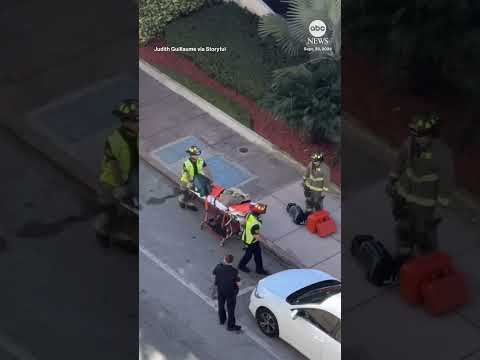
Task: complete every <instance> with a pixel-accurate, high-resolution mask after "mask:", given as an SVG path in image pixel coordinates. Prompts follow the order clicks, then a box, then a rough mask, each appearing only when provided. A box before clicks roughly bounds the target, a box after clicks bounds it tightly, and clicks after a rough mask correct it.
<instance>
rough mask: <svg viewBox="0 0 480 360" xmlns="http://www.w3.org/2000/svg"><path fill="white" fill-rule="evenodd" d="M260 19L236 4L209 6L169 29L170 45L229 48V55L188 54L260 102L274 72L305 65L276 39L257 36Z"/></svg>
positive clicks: (214, 76) (205, 68)
mask: <svg viewBox="0 0 480 360" xmlns="http://www.w3.org/2000/svg"><path fill="white" fill-rule="evenodd" d="M258 20H259V18H258V17H257V16H256V15H253V14H251V13H249V12H248V11H246V10H244V9H242V8H240V7H239V6H238V5H236V4H235V3H226V4H221V5H218V6H212V7H205V8H203V9H202V10H201V11H198V12H196V13H195V14H192V15H190V16H188V17H184V18H179V19H177V20H175V21H174V22H172V23H170V24H169V25H168V26H166V28H165V36H166V39H167V42H168V44H169V46H175V47H179V46H182V47H185V48H188V47H195V48H198V47H207V46H209V47H226V51H225V52H184V53H183V54H184V55H185V56H188V57H189V58H191V59H192V61H193V62H194V63H196V64H197V65H198V66H199V67H200V68H202V69H203V70H204V71H205V72H207V73H208V74H209V75H210V76H211V77H213V78H215V79H217V80H218V81H219V82H220V83H222V84H224V85H227V86H229V87H231V88H233V89H235V90H237V91H238V92H239V93H241V94H243V95H245V96H247V97H250V98H251V99H254V100H258V99H260V98H261V97H262V96H263V95H264V94H265V92H266V90H267V89H268V87H269V86H270V83H271V78H272V71H273V70H275V69H278V68H281V67H285V66H288V65H292V64H298V63H300V62H301V59H300V58H292V57H289V56H288V55H286V54H284V53H283V52H281V51H280V50H279V49H278V48H277V47H276V46H275V43H274V41H273V40H272V39H267V40H262V39H260V37H259V36H258V34H257V26H258Z"/></svg>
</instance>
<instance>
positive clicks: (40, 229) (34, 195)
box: [0, 129, 138, 360]
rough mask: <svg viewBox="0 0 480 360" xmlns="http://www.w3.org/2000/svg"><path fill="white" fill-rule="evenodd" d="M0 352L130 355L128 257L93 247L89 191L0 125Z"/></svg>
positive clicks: (22, 356) (22, 358)
mask: <svg viewBox="0 0 480 360" xmlns="http://www.w3.org/2000/svg"><path fill="white" fill-rule="evenodd" d="M0 154H1V161H0V174H2V182H1V183H2V186H1V187H0V198H1V201H0V219H1V220H0V237H2V238H4V239H5V240H6V242H7V250H6V251H0V289H1V290H0V359H2V360H3V359H5V360H10V359H15V360H33V359H35V360H43V359H70V360H73V359H78V360H85V359H104V360H106V359H112V360H113V359H116V360H119V359H125V360H127V359H128V360H131V359H133V358H135V357H136V356H138V355H137V354H138V342H137V339H138V330H137V327H138V262H137V258H136V257H135V256H131V255H129V254H126V253H124V252H122V251H121V250H117V249H110V250H105V249H102V248H100V247H99V246H98V244H97V242H96V240H95V236H94V231H93V228H92V226H91V221H92V220H91V219H92V214H93V213H92V208H93V202H94V201H95V195H94V194H93V193H92V192H91V191H89V190H88V189H86V188H84V187H83V186H81V185H79V184H78V183H76V182H74V181H73V180H72V179H70V178H69V177H67V176H66V175H65V174H64V173H63V172H62V171H61V170H59V169H58V168H56V167H55V166H52V164H51V163H49V162H48V161H46V160H45V158H43V157H42V156H41V155H40V154H39V153H38V152H36V151H34V150H32V149H31V148H30V147H29V146H26V145H25V144H24V143H21V142H19V141H18V140H17V139H16V138H15V137H13V136H12V135H11V134H10V133H8V132H5V131H3V130H2V129H0Z"/></svg>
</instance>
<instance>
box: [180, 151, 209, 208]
mask: <svg viewBox="0 0 480 360" xmlns="http://www.w3.org/2000/svg"><path fill="white" fill-rule="evenodd" d="M186 152H187V154H188V155H189V157H188V159H186V160H185V162H184V163H183V166H182V173H181V175H180V195H179V197H178V204H179V205H180V207H181V208H185V207H187V208H188V209H191V210H197V207H196V206H195V204H194V203H193V196H192V194H191V192H190V190H191V189H193V179H194V177H195V175H197V174H200V175H203V176H206V177H208V178H210V179H211V175H210V171H209V169H208V167H207V163H206V161H205V160H204V159H203V158H201V157H200V155H201V153H202V151H201V150H200V149H199V148H198V147H197V146H195V145H193V146H190V147H189V148H188V149H187V150H186Z"/></svg>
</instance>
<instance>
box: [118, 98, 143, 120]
mask: <svg viewBox="0 0 480 360" xmlns="http://www.w3.org/2000/svg"><path fill="white" fill-rule="evenodd" d="M112 114H113V115H115V116H118V117H119V118H120V119H121V120H123V121H125V120H128V121H138V100H136V99H127V100H123V101H122V102H121V103H120V104H119V105H118V107H117V108H116V109H114V110H113V111H112Z"/></svg>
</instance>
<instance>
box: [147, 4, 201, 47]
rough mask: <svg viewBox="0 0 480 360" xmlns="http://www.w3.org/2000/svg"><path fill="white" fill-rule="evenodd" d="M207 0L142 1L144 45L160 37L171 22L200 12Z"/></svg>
mask: <svg viewBox="0 0 480 360" xmlns="http://www.w3.org/2000/svg"><path fill="white" fill-rule="evenodd" d="M204 3H205V0H140V4H139V20H138V22H139V38H140V41H141V42H142V43H145V42H148V41H149V40H151V39H153V38H154V37H156V36H158V35H160V34H161V33H162V31H163V29H164V28H165V25H167V24H168V23H169V22H170V21H172V20H174V19H176V18H177V17H179V16H181V15H186V14H189V13H191V12H192V11H195V10H198V9H199V8H200V7H202V6H203V5H204Z"/></svg>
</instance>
